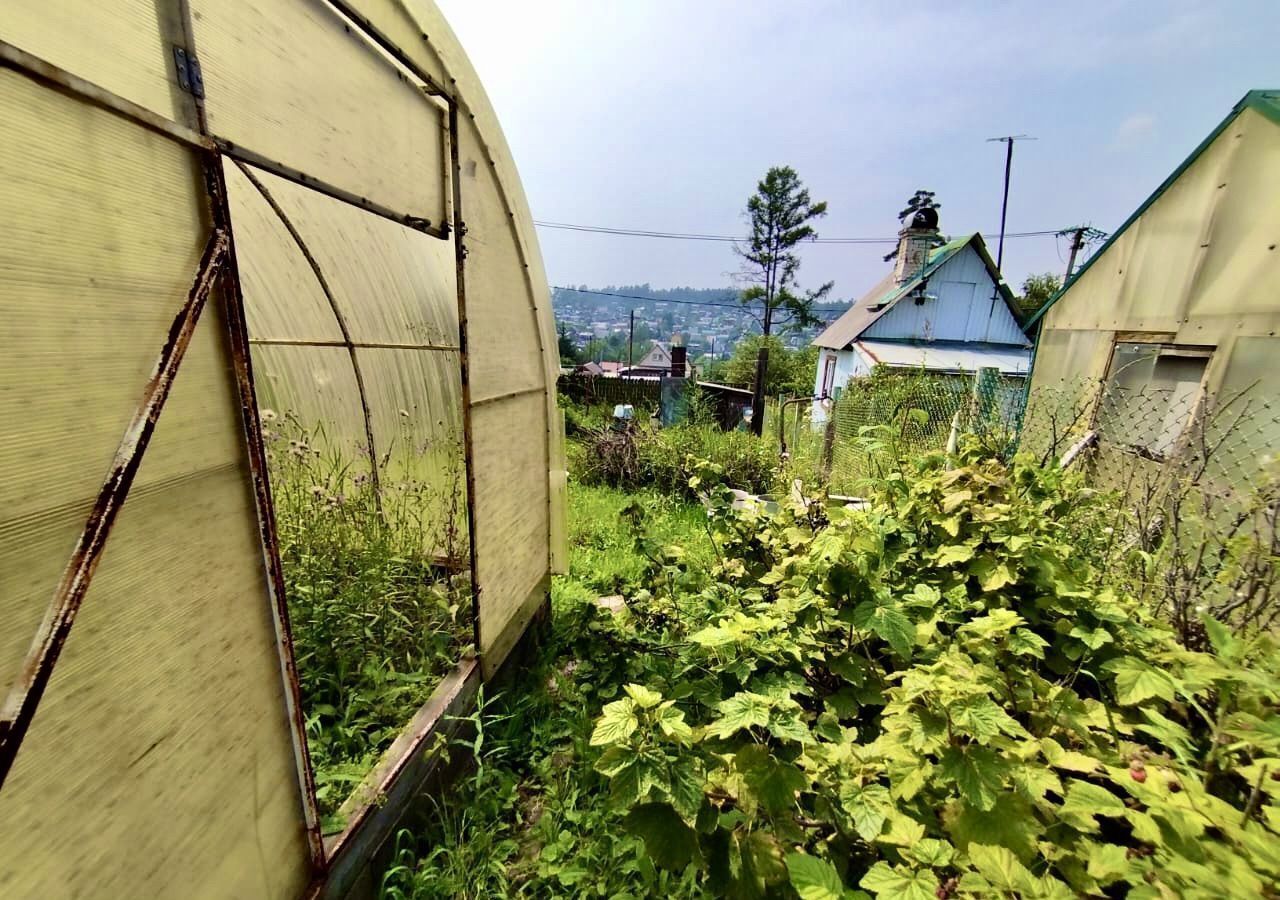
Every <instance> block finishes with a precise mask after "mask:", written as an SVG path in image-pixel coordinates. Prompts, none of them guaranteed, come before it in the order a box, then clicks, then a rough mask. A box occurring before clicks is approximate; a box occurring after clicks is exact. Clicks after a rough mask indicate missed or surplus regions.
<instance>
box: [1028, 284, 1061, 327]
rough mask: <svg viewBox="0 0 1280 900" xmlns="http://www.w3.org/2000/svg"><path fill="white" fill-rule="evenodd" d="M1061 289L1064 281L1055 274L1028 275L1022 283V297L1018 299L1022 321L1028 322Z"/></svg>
mask: <svg viewBox="0 0 1280 900" xmlns="http://www.w3.org/2000/svg"><path fill="white" fill-rule="evenodd" d="M1060 287H1062V279H1061V278H1060V277H1059V276H1057V275H1055V274H1054V273H1053V272H1042V273H1041V274H1039V275H1028V276H1027V278H1026V280H1025V281H1023V282H1022V296H1020V297H1018V312H1019V313H1020V314H1021V316H1022V321H1024V322H1025V321H1027V319H1030V318H1031V317H1032V316H1034V315H1035V314H1036V313H1037V312H1039V311H1040V307H1042V306H1044V305H1045V304H1046V303H1048V302H1049V300H1050V298H1052V297H1053V295H1054V294H1056V293H1057V292H1058V289H1059V288H1060Z"/></svg>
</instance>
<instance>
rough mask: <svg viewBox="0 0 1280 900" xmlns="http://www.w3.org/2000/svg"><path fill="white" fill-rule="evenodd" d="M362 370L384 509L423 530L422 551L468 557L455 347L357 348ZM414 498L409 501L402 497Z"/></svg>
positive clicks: (398, 521)
mask: <svg viewBox="0 0 1280 900" xmlns="http://www.w3.org/2000/svg"><path fill="white" fill-rule="evenodd" d="M356 355H357V359H358V360H359V362H360V370H361V372H362V373H363V374H364V383H365V391H366V395H367V397H368V401H369V414H370V419H371V421H372V423H373V436H374V443H375V444H376V446H377V448H378V454H379V457H381V458H383V459H385V460H386V461H387V462H386V465H385V466H384V468H383V469H382V471H381V473H380V474H381V478H382V491H383V509H384V511H385V512H386V514H387V515H388V517H389V518H390V519H391V520H392V521H393V522H395V524H398V525H400V526H402V527H413V528H415V529H417V530H418V531H420V533H421V535H422V540H423V544H424V550H426V551H427V552H429V553H432V554H434V555H436V556H438V557H442V558H451V559H454V560H462V559H464V558H465V556H466V552H465V551H466V509H467V500H466V464H465V459H466V457H465V453H464V445H463V433H462V385H461V369H460V368H459V362H458V354H457V353H455V352H450V351H438V350H388V349H365V348H361V349H359V350H357V351H356ZM406 495H408V496H412V497H413V498H414V500H413V502H412V503H409V502H407V501H405V500H403V498H404V497H405V496H406Z"/></svg>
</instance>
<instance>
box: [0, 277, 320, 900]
mask: <svg viewBox="0 0 1280 900" xmlns="http://www.w3.org/2000/svg"><path fill="white" fill-rule="evenodd" d="M211 303H212V301H211ZM224 334H225V329H224V326H223V325H222V323H221V322H220V321H219V320H218V316H217V310H216V308H212V306H211V308H209V309H207V310H206V311H205V314H204V318H203V319H202V321H201V323H200V325H199V327H198V328H197V330H196V332H195V335H194V337H193V340H192V343H191V346H190V348H189V350H188V352H187V355H186V358H185V359H184V361H183V363H182V366H181V368H180V369H179V372H178V376H177V379H176V382H175V384H174V388H173V391H172V393H171V395H170V397H169V400H168V403H167V404H166V406H165V408H164V410H163V411H162V413H161V415H160V418H159V421H158V424H157V426H156V431H155V434H154V437H153V439H152V442H151V445H150V447H149V448H148V450H147V452H146V455H145V456H144V458H143V462H142V467H141V469H140V470H139V473H138V480H137V482H136V483H135V486H134V488H133V490H132V492H131V493H130V495H129V497H128V500H127V501H126V502H125V504H124V507H123V508H122V510H121V512H120V516H119V518H118V519H117V521H116V523H115V526H114V528H113V529H112V531H111V534H110V537H109V539H108V542H107V545H106V548H105V551H104V553H103V556H102V559H101V561H100V564H99V566H98V569H97V572H96V574H95V575H94V578H93V582H92V583H91V585H90V587H89V590H88V592H87V594H86V595H85V597H84V603H83V606H82V608H81V610H80V613H79V615H78V616H77V618H76V621H75V627H74V629H73V630H72V631H71V634H70V637H69V639H68V641H67V644H66V647H65V649H64V651H63V653H62V656H61V657H60V659H59V661H58V664H57V666H56V667H55V669H54V671H53V677H52V680H51V682H50V684H49V687H48V690H47V692H46V693H45V696H44V699H43V701H42V702H41V705H40V708H39V710H38V711H37V713H36V716H35V719H34V720H33V722H32V725H31V729H30V731H29V732H28V734H27V736H26V739H25V740H24V742H23V745H22V747H21V749H20V750H19V752H18V755H17V760H16V763H15V765H14V768H13V770H12V771H11V772H10V774H9V778H8V780H7V781H6V783H5V785H4V790H3V792H2V793H0V895H3V896H6V897H67V896H101V897H175V898H185V897H189V896H191V895H192V891H193V890H194V891H196V892H197V893H210V894H216V895H218V896H225V897H264V898H289V900H294V898H297V897H299V896H301V895H302V892H303V890H304V888H305V886H306V884H307V881H308V876H309V862H308V855H307V849H306V845H305V841H304V837H303V835H304V830H303V826H302V805H301V795H300V793H299V790H300V789H299V781H298V776H297V772H296V769H295V765H294V755H293V749H292V744H291V738H290V730H289V722H288V719H287V714H286V706H285V698H284V688H283V684H282V681H281V675H280V663H279V657H278V655H277V651H276V643H275V631H274V625H273V622H272V617H271V612H270V605H269V601H268V594H267V587H266V584H265V579H264V573H263V565H262V553H261V548H260V546H259V543H258V527H257V520H256V514H255V511H254V505H253V498H252V493H251V490H250V488H249V473H248V472H247V471H246V468H245V466H244V463H243V459H244V456H245V454H244V449H243V442H242V438H241V423H240V417H239V406H238V403H237V402H236V398H235V396H234V389H233V379H232V375H231V367H230V362H229V360H228V358H227V354H226V351H225V347H224V337H223V335H224ZM198 418H203V419H205V420H207V421H208V422H209V423H210V424H209V425H208V426H206V427H204V428H203V429H202V439H203V440H204V441H205V444H206V445H205V446H204V447H203V449H202V450H201V451H200V453H199V455H198V456H197V457H193V455H192V445H191V436H192V435H191V423H192V422H193V421H195V420H196V419H198Z"/></svg>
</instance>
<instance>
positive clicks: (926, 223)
mask: <svg viewBox="0 0 1280 900" xmlns="http://www.w3.org/2000/svg"><path fill="white" fill-rule="evenodd" d="M907 227H908V228H911V229H920V230H922V231H937V229H938V211H937V210H936V209H934V208H933V207H930V206H926V207H925V208H924V209H917V210H916V211H915V212H914V213H913V214H912V215H911V224H910V225H908V226H907Z"/></svg>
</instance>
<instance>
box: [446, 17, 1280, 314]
mask: <svg viewBox="0 0 1280 900" xmlns="http://www.w3.org/2000/svg"><path fill="white" fill-rule="evenodd" d="M437 2H438V4H439V6H440V7H441V9H442V10H443V12H444V14H445V16H446V17H447V18H448V20H449V22H450V24H451V25H452V27H453V29H454V31H455V32H456V33H457V34H458V36H459V38H460V39H461V41H462V44H463V46H464V47H465V48H466V50H467V52H468V54H469V55H470V57H471V60H472V63H473V64H474V65H475V67H476V70H477V71H478V72H479V74H480V77H481V79H482V81H483V82H484V85H485V88H486V90H487V91H488V93H489V96H490V99H491V101H492V102H493V105H494V107H495V109H496V111H497V114H498V118H499V120H500V121H501V123H502V125H503V130H504V132H505V133H506V137H507V141H508V143H509V144H510V145H511V149H512V153H513V155H514V156H515V160H516V165H517V167H518V169H519V172H520V176H521V180H522V182H523V184H524V188H525V192H526V194H527V195H528V198H529V203H530V206H531V208H532V211H533V217H534V219H536V220H541V221H551V222H567V223H574V224H583V225H601V226H607V227H613V228H628V229H646V230H653V231H668V232H696V233H702V234H725V235H736V234H742V233H744V231H745V220H744V217H743V209H744V207H745V205H746V200H747V198H748V197H749V196H750V194H751V193H752V192H753V191H754V189H755V185H756V182H757V181H759V179H760V178H761V177H762V176H763V175H764V173H765V171H766V170H767V169H768V168H769V167H770V166H774V165H790V166H792V167H794V168H795V169H796V170H797V171H798V173H799V174H800V177H801V178H802V179H803V181H804V182H805V184H806V185H807V186H808V188H809V190H810V193H811V195H812V197H813V199H814V200H825V201H827V203H828V204H829V213H828V215H827V216H826V217H825V218H824V219H822V220H820V221H819V222H818V225H817V227H818V232H819V235H820V236H822V237H893V236H894V235H895V234H896V232H897V229H898V227H899V223H898V220H897V213H898V211H899V210H900V209H902V207H903V205H904V203H905V201H906V199H907V198H908V197H910V196H911V194H912V193H913V192H914V191H915V190H916V189H917V188H925V189H928V190H932V191H935V192H936V194H937V199H938V201H939V202H940V203H941V210H940V220H941V221H940V225H941V228H942V230H943V232H944V233H947V234H949V235H952V236H954V235H958V234H966V233H969V232H972V231H982V232H984V233H985V232H992V233H995V232H997V231H998V230H999V223H1000V194H1001V188H1002V182H1003V176H1004V145H1003V144H998V143H990V142H988V141H987V138H990V137H993V136H998V135H1009V134H1026V135H1030V136H1032V137H1034V138H1036V140H1034V141H1030V140H1029V141H1021V142H1018V143H1017V144H1016V149H1015V151H1014V159H1013V178H1012V187H1011V190H1010V196H1009V212H1008V224H1007V230H1008V231H1010V232H1020V231H1041V230H1047V229H1055V230H1056V229H1060V228H1067V227H1071V226H1075V225H1092V226H1093V227H1095V228H1099V229H1102V230H1103V231H1108V232H1110V231H1113V230H1115V229H1116V228H1117V227H1118V226H1119V225H1120V224H1121V223H1123V222H1124V220H1125V219H1126V218H1127V217H1128V215H1129V214H1130V213H1131V212H1132V211H1133V209H1134V208H1135V207H1136V206H1137V205H1138V204H1140V203H1141V202H1142V201H1143V200H1144V199H1145V198H1146V197H1147V196H1148V195H1149V194H1150V193H1151V192H1152V191H1153V190H1154V189H1155V188H1156V187H1157V186H1159V184H1160V182H1161V181H1163V180H1164V178H1165V177H1167V176H1168V174H1169V173H1170V172H1172V171H1173V169H1174V168H1175V167H1176V166H1177V165H1178V164H1179V163H1180V162H1181V161H1182V160H1183V159H1185V158H1186V157H1187V155H1188V154H1190V152H1191V151H1192V150H1193V149H1194V148H1195V147H1196V145H1197V144H1199V142H1200V141H1201V140H1202V139H1203V138H1204V137H1205V135H1206V134H1207V133H1208V132H1209V131H1210V130H1211V129H1212V128H1213V127H1214V126H1215V125H1216V124H1217V123H1218V122H1219V121H1220V120H1221V119H1222V118H1223V117H1224V116H1225V115H1226V114H1227V113H1228V112H1229V111H1230V109H1231V107H1232V106H1233V105H1234V103H1235V102H1236V101H1237V100H1238V99H1239V98H1240V97H1241V96H1243V95H1244V93H1245V92H1246V91H1248V90H1250V89H1252V88H1280V56H1278V55H1277V54H1276V51H1275V46H1276V43H1275V42H1276V38H1277V37H1278V36H1280V2H1276V0H1218V2H1181V0H1161V2H1108V3H1088V2H1086V3H1081V4H1070V3H1045V2H1038V0H1037V2H1005V3H1000V2H976V0H973V2H956V0H951V2H947V3H931V2H915V3H901V4H899V3H887V2H869V0H860V2H851V0H850V2H844V0H830V2H821V0H791V2H786V3H783V2H775V3H766V2H761V0H747V2H744V0H738V2H723V0H682V2H676V0H626V2H620V0H537V2H529V0H437ZM539 241H540V244H541V249H542V255H543V259H544V262H545V264H546V269H547V275H548V278H549V280H550V281H551V283H552V284H553V285H580V284H586V285H590V286H593V287H600V286H604V285H609V284H613V285H620V284H640V283H648V284H650V285H652V286H653V287H675V286H692V287H724V286H729V285H730V284H731V277H732V275H733V273H734V272H735V271H736V270H737V268H738V263H737V260H736V259H735V258H734V256H733V254H732V251H731V245H729V244H725V243H713V242H685V241H671V240H657V239H647V238H636V237H617V236H607V235H596V234H583V233H579V232H570V231H556V230H550V229H545V228H541V229H539ZM989 244H990V245H991V249H992V255H993V256H994V255H995V240H994V238H993V239H991V240H990V241H989ZM1067 246H1068V242H1067V240H1066V239H1065V238H1055V237H1053V236H1049V237H1034V238H1010V239H1008V240H1007V241H1006V244H1005V265H1004V270H1005V276H1006V279H1007V280H1008V281H1009V282H1010V283H1011V284H1012V285H1014V286H1015V287H1017V286H1018V285H1020V284H1021V282H1022V280H1023V278H1024V277H1025V276H1026V275H1027V274H1029V273H1034V272H1044V271H1053V272H1058V273H1061V271H1062V270H1063V269H1064V268H1065V263H1066V256H1067ZM890 249H892V246H891V245H890V246H881V245H869V246H860V245H840V244H826V245H810V246H806V247H805V248H804V249H803V251H802V256H803V264H802V266H801V269H800V273H799V281H800V285H801V287H815V286H817V285H819V284H821V283H823V282H825V281H829V280H831V281H834V282H835V290H834V294H833V296H835V297H841V298H850V299H852V298H856V297H857V296H859V295H861V294H862V293H863V292H864V291H866V290H867V289H868V288H870V287H871V286H872V285H873V284H874V283H875V282H876V281H877V280H878V279H879V278H880V277H881V276H882V275H883V274H884V272H885V271H886V270H887V267H888V265H889V264H888V263H885V262H883V261H882V259H881V257H882V256H883V255H884V254H885V253H886V252H888V250H890Z"/></svg>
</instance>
